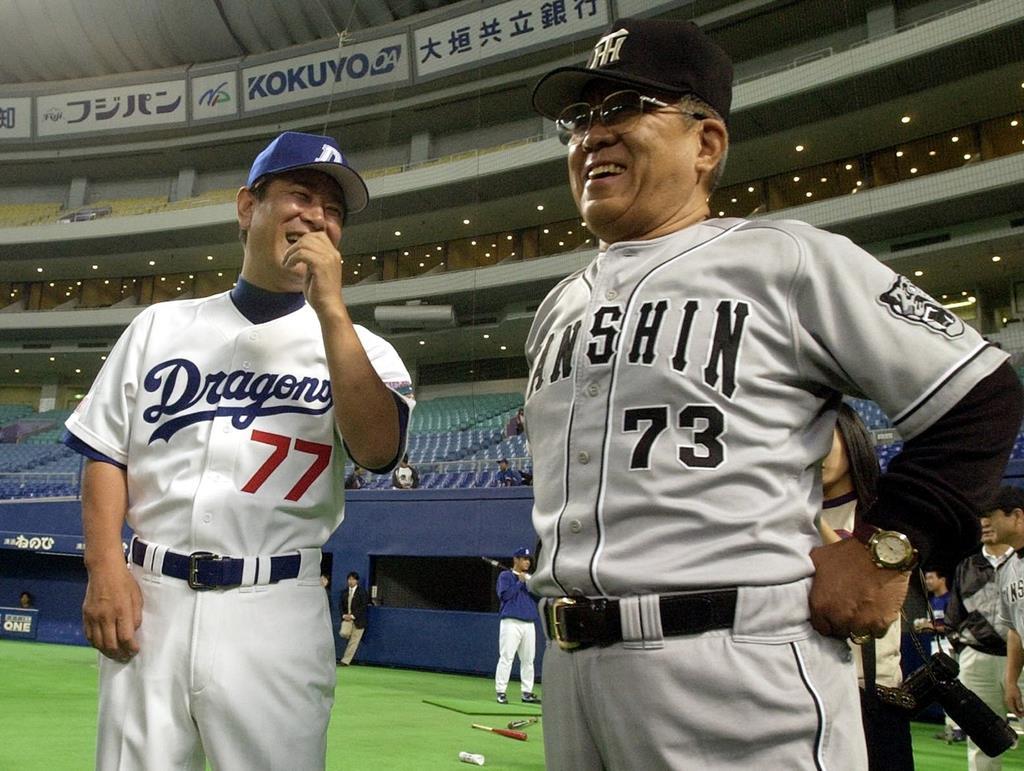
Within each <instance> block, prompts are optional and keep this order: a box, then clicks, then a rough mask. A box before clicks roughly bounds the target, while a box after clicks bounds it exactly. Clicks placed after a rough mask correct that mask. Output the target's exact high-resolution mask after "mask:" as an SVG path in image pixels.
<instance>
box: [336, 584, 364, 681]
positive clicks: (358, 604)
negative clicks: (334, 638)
mask: <svg viewBox="0 0 1024 771" xmlns="http://www.w3.org/2000/svg"><path fill="white" fill-rule="evenodd" d="M367 605H369V600H368V599H367V596H366V590H365V589H364V588H363V587H361V586H360V585H359V574H358V573H357V572H356V571H354V570H353V571H352V572H351V573H349V574H348V591H346V592H345V593H343V594H342V595H341V629H340V630H339V632H338V634H340V635H341V636H342V637H344V638H346V639H347V640H348V645H346V646H345V653H344V655H343V656H342V657H341V659H340V660H339V661H338V663H339V664H340V665H341V666H343V667H347V666H348V665H349V664H351V663H352V657H353V656H355V655H356V649H357V648H358V647H359V641H360V640H362V639H363V632H364V631H365V630H366V606H367Z"/></svg>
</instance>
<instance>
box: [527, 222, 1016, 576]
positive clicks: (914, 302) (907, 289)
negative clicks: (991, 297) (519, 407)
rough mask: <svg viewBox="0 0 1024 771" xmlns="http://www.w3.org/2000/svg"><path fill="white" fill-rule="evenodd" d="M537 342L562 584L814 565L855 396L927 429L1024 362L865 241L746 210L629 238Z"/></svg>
mask: <svg viewBox="0 0 1024 771" xmlns="http://www.w3.org/2000/svg"><path fill="white" fill-rule="evenodd" d="M526 353H527V358H528V361H529V365H530V379H529V382H528V385H527V392H526V418H527V420H526V425H527V431H528V435H529V441H530V447H531V451H532V454H533V459H534V470H535V476H534V495H535V508H534V513H533V523H534V527H535V528H536V530H537V532H538V534H539V535H540V538H541V542H542V550H541V552H540V554H539V563H538V566H537V570H536V572H535V576H534V579H533V581H532V583H531V590H532V591H534V592H536V593H539V594H542V595H548V596H554V595H560V594H581V595H588V596H597V595H605V596H621V595H627V594H636V593H648V592H667V591H679V590H686V589H696V588H707V587H714V586H736V585H766V584H780V583H788V582H791V581H796V580H799V579H802V578H805V577H808V576H810V575H812V573H813V566H812V563H811V559H810V556H809V555H810V551H811V549H812V548H813V547H815V546H817V545H819V544H820V543H821V540H820V537H819V536H818V533H817V531H816V530H815V527H814V517H815V514H816V513H817V511H818V509H819V506H820V501H821V476H820V463H821V460H822V458H823V457H824V456H825V454H826V453H827V452H828V449H829V448H830V446H831V441H832V428H833V426H834V425H835V411H834V407H835V405H836V403H837V401H838V399H839V394H840V392H845V393H849V394H852V395H855V396H859V397H866V398H871V399H874V400H875V401H877V402H878V403H879V404H880V405H881V406H882V408H883V409H884V410H885V411H886V413H887V414H888V415H890V416H891V417H892V419H893V421H894V423H895V425H896V426H897V427H898V429H899V431H900V433H901V435H902V436H903V437H904V438H911V437H913V436H915V435H917V434H918V433H920V432H921V431H922V430H924V429H925V428H927V427H928V426H930V425H931V424H932V423H933V422H934V421H935V420H936V419H937V418H939V417H940V416H941V415H943V414H944V413H945V412H946V411H947V410H948V409H949V408H950V407H952V406H953V405H954V404H956V403H957V402H958V401H959V400H960V399H961V398H962V397H963V396H964V395H965V394H966V393H967V392H968V391H969V390H970V389H971V388H972V387H973V386H974V385H975V384H976V383H978V382H979V381H980V380H981V379H982V378H984V377H985V376H986V375H988V374H990V373H991V372H992V371H994V370H995V369H996V368H997V367H998V366H999V365H1000V364H1001V363H1002V362H1003V361H1004V360H1005V359H1006V354H1004V353H1003V352H1001V351H999V350H997V349H995V348H993V347H991V346H989V345H988V344H986V343H985V342H984V341H983V340H982V339H981V337H980V336H979V335H978V334H977V333H976V332H975V331H974V330H973V329H971V328H970V327H967V326H965V325H964V324H963V322H962V321H961V320H960V319H959V318H957V317H956V316H955V315H953V314H952V313H950V312H949V311H948V310H946V309H944V308H942V307H941V306H940V305H939V304H938V303H936V302H935V301H934V300H932V299H931V298H930V297H928V296H927V295H925V294H924V293H923V292H921V290H919V289H918V288H916V287H915V286H913V284H911V283H910V282H909V281H907V279H906V278H904V277H902V276H899V275H897V274H895V273H893V272H892V271H891V270H890V269H889V268H887V267H885V266H884V265H882V264H881V263H880V262H878V261H877V260H875V259H874V258H873V257H872V256H871V255H869V254H867V253H866V252H864V251H863V250H861V249H860V248H859V247H857V246H856V245H855V244H853V243H852V242H850V241H849V240H848V239H846V238H843V237H841V236H836V235H834V234H830V233H827V232H824V231H821V230H818V229H816V228H814V227H811V226H809V225H806V224H804V223H800V222H791V221H787V222H778V221H776V222H748V221H745V220H738V219H731V220H730V219H725V220H709V221H706V222H704V223H701V224H699V225H695V226H693V227H689V228H686V229H684V230H682V231H679V232H676V233H673V234H671V235H668V236H664V237H662V238H658V239H654V240H650V241H642V242H626V243H618V244H614V245H613V246H611V247H610V248H609V249H608V251H606V252H604V253H601V254H599V255H598V256H597V258H596V259H595V260H594V261H593V262H592V263H591V264H590V265H589V266H588V267H587V268H585V269H583V270H582V271H580V272H578V273H575V274H573V275H572V276H569V277H568V278H566V279H565V280H563V281H562V282H561V283H560V284H559V285H558V286H557V287H555V289H554V290H552V292H551V293H550V294H549V295H548V297H547V298H546V299H545V301H544V302H543V304H542V305H541V307H540V308H539V310H538V312H537V315H536V318H535V320H534V323H533V328H532V329H531V332H530V335H529V338H528V340H527V349H526Z"/></svg>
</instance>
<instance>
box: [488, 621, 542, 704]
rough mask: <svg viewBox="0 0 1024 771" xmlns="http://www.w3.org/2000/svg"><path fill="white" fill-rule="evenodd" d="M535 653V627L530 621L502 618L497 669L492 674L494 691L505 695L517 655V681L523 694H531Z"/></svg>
mask: <svg viewBox="0 0 1024 771" xmlns="http://www.w3.org/2000/svg"><path fill="white" fill-rule="evenodd" d="M536 652H537V627H536V626H535V625H534V623H533V622H532V621H522V620H520V619H518V618H503V619H502V620H501V627H500V629H499V631H498V668H497V669H496V670H495V672H494V690H495V691H496V692H497V693H505V690H506V689H507V688H508V680H509V677H511V676H512V662H513V660H514V659H515V657H516V653H518V654H519V679H520V680H521V687H522V692H523V693H533V657H534V656H535V655H536Z"/></svg>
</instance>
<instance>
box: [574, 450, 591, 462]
mask: <svg viewBox="0 0 1024 771" xmlns="http://www.w3.org/2000/svg"><path fill="white" fill-rule="evenodd" d="M576 460H578V461H579V462H580V463H582V464H584V465H586V464H587V463H590V453H589V452H587V451H586V450H584V451H583V452H581V453H580V454H579V455H577V456H576Z"/></svg>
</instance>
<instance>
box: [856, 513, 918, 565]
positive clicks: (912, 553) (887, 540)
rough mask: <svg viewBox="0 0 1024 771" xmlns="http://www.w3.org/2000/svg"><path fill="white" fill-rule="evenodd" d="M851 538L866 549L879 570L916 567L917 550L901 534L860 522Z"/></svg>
mask: <svg viewBox="0 0 1024 771" xmlns="http://www.w3.org/2000/svg"><path fill="white" fill-rule="evenodd" d="M853 537H854V538H856V539H857V540H858V541H860V542H861V543H862V544H864V545H865V546H866V547H867V549H868V553H869V554H870V555H871V560H872V562H874V563H875V564H876V565H878V567H880V568H883V569H885V570H910V569H911V568H913V567H914V566H915V565H917V549H915V548H914V545H913V544H912V543H910V539H909V538H907V537H906V536H905V535H904V534H903V533H899V532H897V531H895V530H879V529H878V528H877V527H875V526H874V525H869V524H867V523H866V522H861V523H860V524H858V525H857V527H855V528H854V530H853Z"/></svg>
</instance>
